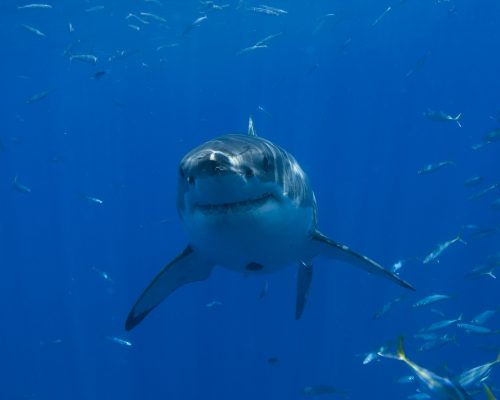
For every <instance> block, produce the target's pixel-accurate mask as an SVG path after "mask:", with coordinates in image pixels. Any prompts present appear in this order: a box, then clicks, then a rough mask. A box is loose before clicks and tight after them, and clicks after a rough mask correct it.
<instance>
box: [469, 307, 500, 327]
mask: <svg viewBox="0 0 500 400" xmlns="http://www.w3.org/2000/svg"><path fill="white" fill-rule="evenodd" d="M498 312H500V308H497V309H496V310H486V311H483V312H482V313H481V314H478V315H476V316H475V317H474V318H473V319H472V320H471V323H472V324H474V325H483V324H484V323H486V322H488V320H489V319H490V318H491V317H493V316H494V315H495V314H497V313H498Z"/></svg>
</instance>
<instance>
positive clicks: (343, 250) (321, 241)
mask: <svg viewBox="0 0 500 400" xmlns="http://www.w3.org/2000/svg"><path fill="white" fill-rule="evenodd" d="M311 241H312V244H311V246H312V251H313V253H314V255H318V256H323V257H326V258H332V259H334V260H339V261H344V262H346V263H348V264H351V265H354V266H356V267H359V268H362V269H364V270H365V271H366V272H369V273H370V274H375V275H379V276H382V277H384V278H386V279H389V280H391V281H393V282H395V283H397V284H398V285H400V286H403V287H404V288H407V289H410V290H415V288H414V287H413V286H411V285H410V284H409V283H408V282H406V281H404V280H403V279H401V278H400V277H399V276H397V275H396V274H393V273H392V272H390V271H388V270H386V269H385V268H384V267H382V266H381V265H380V264H378V263H376V262H375V261H373V260H371V259H370V258H368V257H366V256H364V255H362V254H359V253H356V252H355V251H353V250H351V249H350V248H349V247H347V246H345V245H343V244H340V243H337V242H335V241H333V240H332V239H330V238H328V237H326V236H325V235H323V234H322V233H321V232H319V231H315V232H313V233H312V234H311Z"/></svg>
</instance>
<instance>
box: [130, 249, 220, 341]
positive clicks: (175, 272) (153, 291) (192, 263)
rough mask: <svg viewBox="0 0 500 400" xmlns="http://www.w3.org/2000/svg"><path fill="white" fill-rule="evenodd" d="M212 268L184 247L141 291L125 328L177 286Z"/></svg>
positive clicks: (204, 277)
mask: <svg viewBox="0 0 500 400" xmlns="http://www.w3.org/2000/svg"><path fill="white" fill-rule="evenodd" d="M212 268H213V265H212V264H211V263H209V262H207V261H206V260H203V259H202V258H201V257H199V256H198V255H197V253H196V252H195V251H194V250H193V249H192V248H191V247H190V246H188V247H186V249H184V251H183V252H182V253H181V254H179V255H178V256H177V257H176V258H174V259H173V260H172V261H171V262H170V263H168V264H167V265H166V266H165V267H164V268H163V269H162V270H161V271H160V273H159V274H158V275H156V277H155V278H154V279H153V281H152V282H151V283H150V284H149V286H148V287H147V288H146V289H145V290H144V292H142V294H141V296H140V297H139V299H138V300H137V302H136V303H135V305H134V306H133V307H132V310H130V313H129V315H128V317H127V321H126V322H125V329H126V330H127V331H129V330H131V329H132V328H134V327H135V326H136V325H138V324H139V323H140V322H141V321H142V320H143V319H144V318H145V317H146V316H147V315H148V314H149V313H150V312H151V310H153V308H155V307H156V306H157V305H158V304H160V303H161V302H162V301H163V300H164V299H165V298H167V297H168V296H169V295H170V294H171V293H173V292H174V291H175V290H176V289H177V288H179V287H181V286H182V285H185V284H186V283H190V282H196V281H202V280H204V279H207V278H208V277H209V275H210V272H211V271H212Z"/></svg>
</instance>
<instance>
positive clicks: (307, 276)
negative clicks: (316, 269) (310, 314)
mask: <svg viewBox="0 0 500 400" xmlns="http://www.w3.org/2000/svg"><path fill="white" fill-rule="evenodd" d="M312 275H313V268H312V264H308V263H306V262H304V261H301V262H300V263H299V271H298V274H297V303H296V306H295V319H300V317H301V316H302V312H303V311H304V306H305V305H306V301H307V292H308V291H309V286H311V280H312Z"/></svg>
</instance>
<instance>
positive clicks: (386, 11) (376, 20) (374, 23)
mask: <svg viewBox="0 0 500 400" xmlns="http://www.w3.org/2000/svg"><path fill="white" fill-rule="evenodd" d="M391 10H392V7H391V6H389V7H387V8H386V9H385V10H384V12H383V13H382V14H380V15H379V16H378V17H377V18H376V19H375V21H373V22H372V27H374V26H375V25H377V24H378V23H379V22H380V21H381V20H382V18H384V17H385V16H386V15H387V13H388V12H389V11H391Z"/></svg>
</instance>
